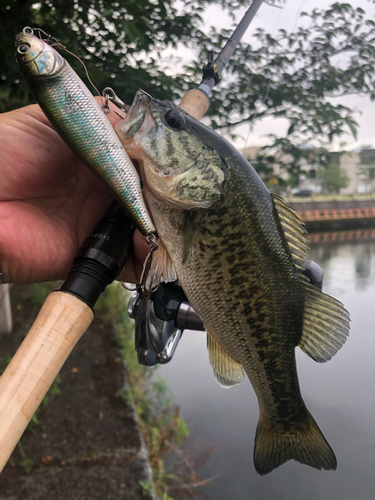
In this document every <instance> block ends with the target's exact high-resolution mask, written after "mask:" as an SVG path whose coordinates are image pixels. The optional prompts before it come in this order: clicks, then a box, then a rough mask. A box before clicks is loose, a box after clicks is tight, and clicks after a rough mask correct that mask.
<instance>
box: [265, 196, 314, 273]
mask: <svg viewBox="0 0 375 500" xmlns="http://www.w3.org/2000/svg"><path fill="white" fill-rule="evenodd" d="M271 196H272V199H273V202H274V206H275V208H276V210H277V213H278V215H279V219H280V222H281V225H282V226H283V229H284V234H285V238H286V240H287V242H288V246H289V250H290V253H291V254H292V258H293V262H294V263H295V264H296V266H297V268H300V267H301V266H302V264H303V263H304V262H305V260H306V255H307V254H308V250H309V246H308V239H307V238H306V236H305V234H306V233H307V231H306V229H305V228H304V227H303V222H302V221H301V220H300V219H299V218H298V216H297V211H296V210H295V209H294V208H292V207H291V206H289V205H287V204H286V203H285V202H284V200H283V198H281V196H278V195H277V194H274V193H271ZM300 274H301V273H300Z"/></svg>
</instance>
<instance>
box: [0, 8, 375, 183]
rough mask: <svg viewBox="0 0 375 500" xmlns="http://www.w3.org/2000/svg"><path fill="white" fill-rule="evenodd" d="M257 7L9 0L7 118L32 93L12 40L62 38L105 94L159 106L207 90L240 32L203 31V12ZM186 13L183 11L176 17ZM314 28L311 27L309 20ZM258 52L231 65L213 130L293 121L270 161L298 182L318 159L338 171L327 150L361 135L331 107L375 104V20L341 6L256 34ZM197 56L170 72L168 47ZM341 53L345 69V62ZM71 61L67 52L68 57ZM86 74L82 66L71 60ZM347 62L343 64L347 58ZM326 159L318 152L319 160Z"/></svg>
mask: <svg viewBox="0 0 375 500" xmlns="http://www.w3.org/2000/svg"><path fill="white" fill-rule="evenodd" d="M248 3H249V0H236V1H234V2H229V0H201V1H200V2H194V1H192V0H182V1H181V2H179V4H177V3H175V2H174V1H173V0H155V1H153V2H150V1H148V0H137V1H134V0H117V1H115V2H113V3H109V2H104V0H48V1H47V2H41V3H34V2H33V1H31V0H14V1H13V0H4V1H3V2H2V3H1V7H0V13H1V15H2V19H3V20H4V21H3V28H1V30H0V41H1V42H2V51H1V54H0V62H1V65H0V67H1V80H2V86H1V91H0V97H1V98H2V99H1V100H0V103H1V104H0V106H1V108H0V109H1V110H3V111H5V110H7V109H12V108H14V107H18V106H21V105H24V104H26V103H28V102H30V99H31V97H30V93H29V90H28V88H27V85H26V83H25V81H24V80H23V79H22V77H21V76H20V73H19V71H18V69H17V68H16V65H15V62H14V56H13V43H14V42H13V38H14V34H15V33H16V32H17V31H20V30H21V29H22V28H23V27H24V26H25V25H29V26H30V25H31V26H38V27H40V28H42V29H43V30H44V31H46V32H48V33H50V34H51V35H53V36H54V37H56V38H57V39H58V40H59V42H60V43H62V44H63V45H66V46H67V47H68V48H69V50H71V51H72V52H74V53H75V54H77V55H78V56H79V57H80V58H81V59H82V60H83V61H84V62H85V63H86V64H87V66H89V69H90V75H91V78H92V80H93V81H94V82H95V84H96V85H97V87H98V88H100V89H102V88H104V87H105V86H112V87H114V88H115V91H116V93H118V95H119V97H120V98H122V99H123V100H125V102H127V103H130V102H131V101H132V99H133V97H134V94H135V92H136V90H137V89H138V88H139V87H141V88H143V89H144V90H146V91H147V92H149V93H150V94H151V95H153V96H154V97H156V98H161V99H165V98H168V99H171V100H176V101H177V102H178V99H179V98H180V97H181V96H182V95H183V93H184V92H185V91H186V90H187V88H189V87H191V86H192V85H193V82H196V83H197V82H198V81H199V78H200V72H201V66H202V63H203V62H205V61H206V60H207V52H208V50H214V51H215V52H216V54H217V53H218V52H219V50H220V48H222V46H223V45H224V43H225V41H226V40H227V38H228V37H229V36H230V34H231V32H232V28H233V27H230V29H229V28H228V30H223V31H221V32H218V31H217V30H216V29H215V28H214V27H212V28H211V30H210V32H209V33H204V32H203V20H202V17H201V14H202V12H203V11H204V9H205V8H206V7H207V6H209V5H211V4H215V5H218V6H221V7H222V9H224V11H225V12H227V13H230V12H232V11H233V10H236V9H237V8H238V7H239V6H241V5H247V4H248ZM177 7H179V10H178V9H177ZM306 21H308V22H306ZM253 39H254V44H252V45H246V44H242V45H241V46H240V47H239V48H238V49H237V51H236V52H235V54H234V56H233V58H232V60H231V61H230V65H229V67H228V72H229V76H228V77H227V78H224V79H223V81H222V82H221V83H220V85H219V86H218V87H216V88H215V89H214V91H213V96H212V99H211V106H210V109H209V113H208V120H209V121H208V123H209V124H210V125H211V126H212V127H213V128H216V129H218V130H222V131H223V132H225V133H229V134H230V133H235V132H236V126H237V125H239V124H243V123H246V122H247V123H250V124H253V123H255V122H256V121H257V120H259V119H261V118H264V117H267V116H268V117H274V118H279V117H284V118H285V119H286V120H288V122H289V127H288V130H287V133H286V135H285V136H279V137H276V136H270V146H269V147H268V148H267V151H264V155H266V156H267V155H274V156H277V158H278V162H281V163H283V164H284V167H285V169H287V170H288V171H289V172H291V173H292V174H295V173H296V172H298V170H299V169H300V168H301V165H302V164H303V163H304V162H306V161H309V158H308V157H309V151H308V150H306V149H303V148H301V147H300V145H301V144H303V143H313V145H314V146H315V147H316V149H315V151H316V153H315V156H316V158H315V159H314V161H318V163H319V164H322V165H326V166H327V165H328V164H329V152H328V149H327V148H328V147H329V145H330V143H331V142H332V140H333V139H334V138H337V137H340V136H342V135H343V134H345V133H351V134H353V135H354V136H355V135H356V131H357V127H358V124H357V122H356V120H355V118H354V116H355V115H354V112H353V110H351V109H349V108H348V107H346V106H343V105H341V104H335V103H334V102H333V101H331V100H330V99H331V98H333V97H337V96H344V95H349V94H361V95H364V96H368V97H369V98H370V99H372V100H373V99H374V98H375V85H374V82H375V44H374V40H375V22H374V21H373V20H371V19H366V18H365V13H364V11H363V10H362V9H359V8H357V9H354V8H353V7H352V6H351V5H350V4H348V3H338V2H336V3H334V4H333V5H331V6H330V7H329V8H327V9H326V10H318V9H314V10H313V11H312V12H311V13H305V12H303V13H302V14H301V16H300V25H299V26H298V27H297V28H296V29H295V30H294V31H293V33H287V32H286V31H284V30H279V32H278V34H277V36H271V35H270V34H269V33H267V32H265V31H264V30H261V29H259V30H257V31H256V33H255V35H254V37H253ZM179 43H182V44H184V45H188V46H189V47H190V48H195V49H196V52H197V57H196V60H195V61H194V64H188V65H187V66H186V68H185V73H184V74H182V75H174V74H172V73H171V72H166V71H165V66H166V64H167V63H168V61H166V60H165V59H163V57H162V55H161V54H162V51H163V50H164V49H165V48H167V47H177V46H178V44H179ZM338 55H340V57H341V62H340V63H338V62H337V57H336V56H338ZM64 56H65V54H64ZM66 57H67V59H69V61H70V62H71V64H72V65H73V66H74V68H75V69H76V70H78V72H79V74H80V75H81V76H83V75H84V71H83V68H82V67H81V66H80V65H79V63H78V62H77V61H76V60H74V59H73V58H70V56H69V55H67V56H66ZM343 59H344V60H345V61H346V64H344V66H343V64H342V60H343ZM318 152H319V154H318Z"/></svg>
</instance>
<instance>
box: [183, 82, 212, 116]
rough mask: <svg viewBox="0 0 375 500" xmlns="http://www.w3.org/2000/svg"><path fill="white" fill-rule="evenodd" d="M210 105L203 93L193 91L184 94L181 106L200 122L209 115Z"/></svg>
mask: <svg viewBox="0 0 375 500" xmlns="http://www.w3.org/2000/svg"><path fill="white" fill-rule="evenodd" d="M209 105H210V102H209V100H208V98H207V96H206V95H205V94H204V93H203V92H201V91H200V90H197V89H191V90H188V91H187V92H186V94H184V96H183V98H182V99H181V102H180V105H179V106H180V108H181V109H183V110H184V111H186V112H187V113H189V115H191V116H193V117H194V118H196V119H197V120H200V119H201V118H203V116H204V115H205V114H206V113H207V110H208V107H209Z"/></svg>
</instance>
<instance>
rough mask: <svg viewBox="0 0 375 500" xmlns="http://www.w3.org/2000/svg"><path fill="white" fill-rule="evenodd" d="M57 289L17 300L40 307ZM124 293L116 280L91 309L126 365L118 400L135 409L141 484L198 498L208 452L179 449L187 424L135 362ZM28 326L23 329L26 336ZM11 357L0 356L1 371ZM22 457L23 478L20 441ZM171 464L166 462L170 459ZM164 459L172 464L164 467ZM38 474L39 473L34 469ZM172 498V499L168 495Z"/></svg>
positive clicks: (41, 287) (39, 288) (31, 291)
mask: <svg viewBox="0 0 375 500" xmlns="http://www.w3.org/2000/svg"><path fill="white" fill-rule="evenodd" d="M55 288H56V286H55V283H54V282H52V283H40V284H36V285H33V286H32V287H29V288H28V290H27V293H26V294H25V295H24V296H23V297H22V299H21V303H20V307H21V306H22V302H23V301H26V302H27V303H28V304H29V305H31V306H35V307H36V308H40V307H41V306H42V304H43V303H44V301H45V299H46V298H47V296H48V295H49V293H50V292H51V291H52V290H54V289H55ZM129 298H130V294H129V292H127V291H125V290H124V289H123V288H122V287H121V285H120V283H118V282H115V283H113V284H112V285H110V286H109V287H107V289H106V290H105V292H104V293H103V294H102V295H101V297H100V298H99V300H98V302H97V304H96V306H95V313H96V316H97V317H98V318H99V319H100V320H101V321H102V322H103V323H104V324H106V325H108V326H110V327H113V328H114V329H115V332H116V334H115V341H116V344H117V346H118V348H119V350H120V351H121V356H122V358H123V360H124V362H125V367H126V370H127V375H128V380H129V385H128V386H127V387H125V388H124V389H123V390H122V393H121V395H120V396H121V398H122V400H123V401H124V403H125V404H127V405H129V404H133V402H134V405H135V409H136V412H137V414H138V417H139V426H140V430H141V432H142V435H143V438H144V440H145V442H146V445H147V447H148V450H149V456H150V464H151V467H152V471H153V479H154V484H151V483H142V484H141V486H142V488H143V491H144V494H145V496H149V494H150V493H151V492H153V491H155V490H156V495H157V498H158V499H159V500H173V499H177V498H193V499H198V498H199V497H200V494H199V492H197V490H196V489H197V488H198V487H199V486H200V485H201V484H206V483H207V481H201V479H200V478H199V477H198V475H197V473H196V468H197V466H200V467H201V466H204V465H205V464H206V462H207V461H208V460H209V456H210V454H211V453H212V451H213V450H212V449H211V448H210V449H209V450H205V451H204V452H203V453H200V454H198V456H197V457H196V458H195V459H194V460H193V459H192V455H193V452H192V453H191V456H187V455H185V454H184V452H183V451H182V450H181V448H180V447H181V445H182V443H183V442H184V441H185V440H186V438H187V437H188V435H189V432H188V428H187V425H186V422H185V421H184V419H183V418H182V416H181V414H180V409H179V408H178V407H177V406H176V405H175V404H174V403H173V395H172V393H171V391H170V389H169V388H168V387H167V385H166V382H165V381H164V380H163V379H161V378H160V377H157V376H156V373H155V371H156V370H157V367H145V366H142V365H140V364H139V363H138V358H137V353H136V351H135V346H134V321H133V320H132V319H130V318H129V316H128V313H127V303H128V300H129ZM30 326H31V325H27V327H26V328H25V330H26V333H27V331H28V330H29V328H30ZM9 361H10V359H4V358H0V373H1V370H2V369H3V368H4V369H5V367H6V365H7V364H8V362H9ZM59 384H60V378H59V376H57V377H56V379H55V381H54V382H53V384H52V386H51V388H50V389H49V391H48V393H47V395H46V396H45V398H44V399H43V401H42V403H41V405H40V406H39V408H38V410H37V412H36V413H35V415H34V416H33V418H32V420H31V421H30V424H29V426H28V430H29V431H30V432H35V430H36V426H38V425H39V420H38V413H39V411H40V410H41V408H42V407H43V406H45V405H47V404H48V402H49V399H50V397H51V396H53V395H55V394H59V392H60V389H59ZM18 448H19V451H20V454H21V461H20V462H19V465H20V466H21V467H22V468H23V469H24V470H25V472H26V473H27V474H30V473H32V472H34V471H36V470H37V469H36V464H34V462H33V461H32V460H30V459H29V458H28V457H27V456H26V454H25V452H24V449H23V446H22V440H20V441H19V443H18ZM173 454H174V455H175V456H176V460H174V461H173V460H171V455H173ZM166 459H169V462H171V464H172V465H171V466H169V467H167V466H166V465H165V463H166ZM38 470H39V469H38ZM171 495H173V496H171Z"/></svg>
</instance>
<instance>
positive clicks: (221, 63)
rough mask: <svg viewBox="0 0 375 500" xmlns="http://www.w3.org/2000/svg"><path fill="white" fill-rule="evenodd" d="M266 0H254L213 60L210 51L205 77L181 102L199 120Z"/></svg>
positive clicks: (181, 105)
mask: <svg viewBox="0 0 375 500" xmlns="http://www.w3.org/2000/svg"><path fill="white" fill-rule="evenodd" d="M263 2H264V0H253V2H252V4H251V5H250V7H249V8H248V10H247V11H246V12H245V15H244V16H243V18H242V19H241V21H240V22H239V24H238V25H237V28H236V29H235V30H234V32H233V34H232V36H231V37H230V38H229V40H228V41H227V43H226V44H225V45H224V47H223V48H222V50H221V52H220V54H219V55H218V56H217V57H216V59H215V60H213V52H212V51H211V52H210V53H209V58H208V62H207V64H205V65H204V66H203V78H202V81H201V83H200V84H199V85H198V87H196V88H194V89H190V90H188V91H187V92H186V93H185V95H184V96H183V98H182V100H181V102H180V105H179V106H180V108H182V109H183V110H184V111H186V112H187V113H189V114H190V115H191V116H194V118H196V119H197V120H200V119H201V118H203V116H204V115H205V114H206V113H207V111H208V108H209V106H210V94H211V90H212V89H213V88H214V86H215V85H217V84H218V83H219V81H220V76H221V74H222V72H223V70H224V68H225V67H226V66H227V64H228V62H229V60H230V58H231V57H232V55H233V53H234V51H235V50H236V48H237V45H238V44H239V42H240V41H241V39H242V37H243V35H244V34H245V32H246V30H247V28H248V27H249V25H250V23H251V21H252V20H253V19H254V17H255V14H256V13H257V12H258V10H259V7H260V6H261V5H262V3H263Z"/></svg>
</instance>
